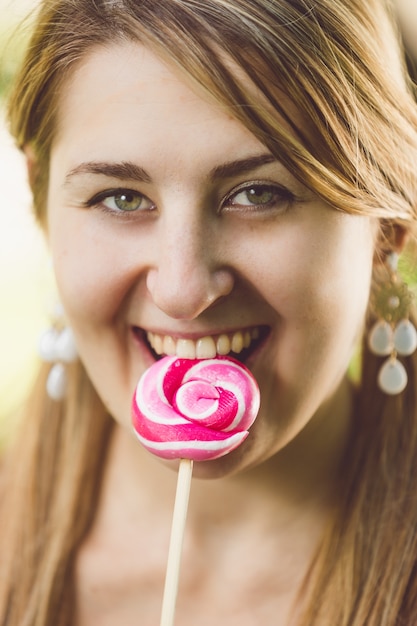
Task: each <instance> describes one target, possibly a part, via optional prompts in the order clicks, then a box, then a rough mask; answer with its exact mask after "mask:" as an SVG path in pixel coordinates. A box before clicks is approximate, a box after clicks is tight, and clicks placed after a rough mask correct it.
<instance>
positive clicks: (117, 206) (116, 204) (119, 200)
mask: <svg viewBox="0 0 417 626" xmlns="http://www.w3.org/2000/svg"><path fill="white" fill-rule="evenodd" d="M103 204H104V205H105V206H106V207H107V208H108V209H112V210H118V211H138V210H139V209H149V208H150V206H151V205H152V203H151V202H150V200H148V199H147V198H146V197H145V196H142V195H141V194H139V193H136V192H134V191H123V192H120V193H118V194H115V195H113V196H108V197H107V198H106V199H105V200H103Z"/></svg>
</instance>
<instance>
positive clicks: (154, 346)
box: [133, 326, 269, 363]
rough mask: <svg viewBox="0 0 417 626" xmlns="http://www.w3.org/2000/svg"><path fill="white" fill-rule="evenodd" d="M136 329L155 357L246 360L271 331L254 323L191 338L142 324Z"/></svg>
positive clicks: (136, 332) (136, 333)
mask: <svg viewBox="0 0 417 626" xmlns="http://www.w3.org/2000/svg"><path fill="white" fill-rule="evenodd" d="M133 330H134V333H135V335H137V336H139V337H140V338H141V339H142V340H143V341H145V343H146V344H147V345H148V348H149V350H150V351H151V353H152V355H153V356H154V358H155V359H160V358H162V357H163V356H176V357H178V358H181V359H213V358H215V357H216V356H231V357H234V358H235V359H237V360H239V361H241V362H242V363H243V362H244V361H246V360H247V359H248V358H249V356H250V355H252V354H253V352H254V351H255V350H256V349H257V348H258V347H259V346H260V344H261V343H263V341H264V339H265V338H266V336H267V335H268V333H269V330H268V328H267V327H266V326H254V327H252V328H246V329H242V330H237V331H235V332H231V333H221V334H217V335H205V336H203V337H199V338H198V339H190V338H182V337H173V336H172V335H161V334H157V333H153V332H149V331H148V332H146V331H145V330H143V329H140V328H138V327H134V329H133Z"/></svg>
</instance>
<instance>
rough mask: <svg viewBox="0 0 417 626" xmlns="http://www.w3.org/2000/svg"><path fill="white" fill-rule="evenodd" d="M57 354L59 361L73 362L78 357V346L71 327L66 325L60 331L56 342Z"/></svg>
mask: <svg viewBox="0 0 417 626" xmlns="http://www.w3.org/2000/svg"><path fill="white" fill-rule="evenodd" d="M56 354H57V360H58V361H64V362H65V363H73V362H74V361H76V360H77V358H78V353H77V346H76V345H75V339H74V334H73V332H72V330H71V328H69V327H66V328H64V329H63V330H61V332H60V333H59V336H58V339H57V342H56Z"/></svg>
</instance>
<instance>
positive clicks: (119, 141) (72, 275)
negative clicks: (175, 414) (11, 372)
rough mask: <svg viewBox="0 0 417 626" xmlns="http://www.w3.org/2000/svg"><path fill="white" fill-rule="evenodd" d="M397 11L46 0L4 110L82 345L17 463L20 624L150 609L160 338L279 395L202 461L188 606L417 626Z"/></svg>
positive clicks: (155, 597) (410, 198)
mask: <svg viewBox="0 0 417 626" xmlns="http://www.w3.org/2000/svg"><path fill="white" fill-rule="evenodd" d="M389 15H390V11H389V8H388V6H386V4H385V2H383V0H368V1H367V2H363V1H362V0H360V1H359V0H349V1H348V2H346V0H343V1H342V0H340V1H339V0H331V1H329V0H316V1H314V2H313V1H311V2H307V1H305V0H300V1H294V0H292V1H291V2H289V1H286V0H276V1H274V2H267V1H266V0H251V1H250V2H249V1H248V0H204V2H203V1H199V0H159V1H158V2H157V3H155V2H153V0H140V1H138V0H135V1H133V0H114V1H113V0H95V1H94V2H93V1H90V0H87V1H86V0H48V1H44V2H43V3H42V6H41V9H40V13H39V16H38V18H37V22H36V24H35V30H34V35H33V38H32V41H31V44H30V46H29V50H28V53H27V56H26V59H25V61H24V63H23V67H22V70H21V73H20V75H19V76H18V77H17V83H16V87H15V91H14V93H13V95H12V98H11V102H10V109H9V110H10V121H11V129H12V132H13V134H14V136H15V137H16V140H17V142H18V144H19V146H20V147H21V148H22V150H24V151H25V154H26V156H27V162H28V169H29V176H30V181H31V185H32V189H33V195H34V203H35V207H36V211H37V215H38V217H39V221H40V223H41V224H42V225H43V227H44V228H45V232H46V237H47V239H48V242H49V245H50V248H51V254H52V258H53V262H54V268H55V273H56V278H57V284H58V289H59V292H60V297H61V300H62V304H63V307H64V310H65V319H66V323H67V324H68V325H69V326H70V327H71V329H72V331H73V333H74V336H75V340H76V345H77V349H78V352H79V356H80V359H79V360H78V361H77V362H75V363H73V364H71V365H65V366H62V363H60V364H58V365H60V369H59V370H56V369H55V370H54V371H55V372H56V371H58V374H59V376H58V379H59V380H58V383H60V382H62V380H61V375H62V371H63V369H62V368H63V367H64V368H65V369H66V370H67V374H68V389H67V395H66V397H65V398H64V399H60V398H61V391H62V390H63V388H61V385H60V384H51V382H50V380H49V382H48V389H49V394H50V395H52V396H55V399H51V398H49V397H48V394H47V393H46V391H45V387H46V384H47V379H48V374H50V370H51V364H46V365H45V366H44V367H43V369H42V371H41V373H40V376H39V381H38V383H37V386H36V389H35V391H34V394H33V397H32V399H31V401H30V404H29V410H28V414H27V420H25V421H24V423H23V424H22V431H21V432H20V434H19V436H18V437H17V440H16V445H15V448H14V449H13V450H12V451H11V453H10V454H9V457H8V459H7V462H6V463H5V468H4V490H3V496H2V504H3V510H2V522H1V528H2V533H1V542H2V547H1V553H2V559H1V578H0V584H1V593H0V598H1V600H0V614H1V619H2V622H1V623H3V624H7V626H12V625H16V626H17V625H19V626H21V625H22V624H36V625H39V626H40V625H42V626H47V625H48V626H49V625H51V626H52V624H53V625H54V626H56V625H57V624H58V625H61V624H62V625H64V624H65V625H70V624H73V625H75V624H76V625H77V626H90V625H96V624H100V625H101V626H107V625H109V626H110V625H113V624H123V625H124V626H129V625H130V624H136V623H141V624H155V623H157V620H158V614H159V604H160V597H161V589H162V585H163V577H164V570H165V559H166V551H167V540H168V534H169V525H170V520H171V509H172V498H173V492H174V488H175V479H176V475H175V472H172V471H170V469H172V468H170V465H171V464H170V463H168V466H169V467H168V468H167V467H165V465H163V464H162V463H160V462H159V461H157V460H155V459H154V458H153V457H152V456H151V455H149V454H148V453H147V452H146V451H145V450H143V449H142V448H141V447H140V445H139V444H138V443H137V441H136V440H135V439H134V437H133V436H132V435H131V432H130V430H131V427H130V404H131V398H132V393H133V390H134V388H135V385H136V382H137V380H138V379H139V377H140V376H141V374H142V373H143V372H144V370H145V369H146V368H147V367H148V366H150V365H152V364H153V363H154V362H155V360H156V359H157V358H158V356H159V355H161V354H162V355H163V354H168V353H174V354H177V355H178V356H181V357H185V358H190V357H195V356H197V358H205V357H209V356H213V353H214V354H215V353H219V352H220V353H223V354H224V353H226V354H228V353H233V354H234V355H235V356H237V358H239V359H240V360H242V361H243V362H244V363H245V364H246V365H247V366H248V367H249V368H250V370H251V371H252V373H253V374H254V376H255V377H256V379H257V381H258V383H259V387H260V391H261V408H260V411H259V415H258V417H257V419H256V422H255V424H254V425H253V427H252V429H251V431H250V436H249V437H248V438H247V440H246V441H245V442H244V443H243V444H242V445H241V446H240V447H239V448H238V449H237V450H235V451H234V452H232V453H230V454H228V455H226V456H223V457H221V458H220V459H217V460H215V461H210V462H205V463H201V464H199V463H196V464H195V465H196V467H195V472H194V474H195V476H196V478H205V479H211V480H196V482H195V484H194V487H193V491H192V497H191V503H190V511H189V518H188V525H187V536H186V544H185V549H184V559H183V566H182V580H181V588H180V595H179V601H178V609H177V612H178V623H179V624H181V625H182V626H186V625H187V624H199V625H203V624H213V623H216V622H220V623H224V624H238V623H239V624H240V625H244V624H255V623H256V624H257V623H260V621H261V620H262V623H265V624H280V625H283V626H284V625H285V626H288V625H290V624H291V625H297V626H301V625H308V626H313V625H320V626H325V625H329V626H334V625H335V624H337V625H338V626H339V625H340V626H343V625H348V624H349V625H350V626H353V625H354V626H365V625H366V626H394V625H397V624H413V623H416V621H417V601H416V597H417V594H416V575H415V569H416V555H417V533H416V526H417V513H416V511H417V496H416V489H415V481H416V479H417V454H416V451H417V406H416V402H417V400H416V383H417V379H416V373H415V372H416V368H415V366H416V359H417V356H416V353H415V351H414V353H413V354H412V355H411V354H410V353H411V352H413V350H414V348H415V345H414V343H415V334H414V335H413V326H412V324H410V322H409V321H408V320H409V317H410V316H411V318H412V311H411V304H410V297H409V293H408V291H407V289H406V287H403V286H402V285H401V283H400V281H399V279H398V277H397V276H396V270H395V262H393V261H392V259H393V258H395V253H399V252H401V251H402V249H403V247H404V245H405V243H406V241H407V240H409V239H411V236H412V234H413V232H414V231H415V226H416V221H417V214H416V203H417V168H416V164H417V113H416V109H415V105H414V103H413V99H412V95H411V93H410V90H409V87H408V85H407V80H406V78H405V76H404V70H403V61H402V55H401V51H400V50H399V47H398V44H397V38H396V35H395V32H394V29H393V27H392V25H391V22H390V18H389ZM393 253H394V257H393ZM390 263H391V266H390V265H389V264H390ZM381 293H382V296H383V297H382V305H381V297H380V296H381ZM387 293H388V296H387ZM378 294H379V295H378ZM387 303H388V304H387ZM375 322H377V323H378V325H377V327H376V330H375ZM400 324H401V329H404V328H405V331H404V332H405V336H406V339H407V337H408V339H410V337H411V339H410V341H408V339H407V341H408V343H407V341H406V342H405V343H406V344H407V346H408V348H407V346H406V347H405V348H404V347H401V346H400V344H401V341H400V340H399V339H398V336H399V333H400V331H397V330H396V329H397V327H398V325H400ZM381 329H382V330H381ZM394 331H395V332H396V335H395V337H396V339H395V344H394V343H393V342H394V339H393V337H392V336H391V334H390V333H393V332H394ZM381 333H382V334H381ZM384 333H385V334H384ZM401 333H403V330H401ZM401 333H400V334H401ZM407 333H408V334H407ZM414 333H415V331H414ZM403 334H404V333H403ZM369 336H371V339H369ZM381 336H382V344H384V345H383V346H382V347H381V345H382V344H381ZM401 336H402V335H401ZM413 338H414V339H413ZM361 340H362V343H363V350H362V360H361V374H360V376H358V378H360V380H359V381H358V382H357V384H353V383H352V382H351V381H350V379H349V376H348V375H347V371H348V368H349V363H350V361H351V358H352V354H353V353H354V351H355V349H356V347H357V345H358V344H359V343H360V342H361ZM369 341H370V345H371V349H370V348H369V345H368V343H369ZM413 342H414V343H413ZM401 345H402V344H401ZM372 352H379V353H381V352H382V353H384V354H385V355H386V356H385V358H387V355H388V362H387V363H386V364H385V365H384V358H381V356H377V355H375V354H373V353H372ZM69 360H70V359H69ZM56 365H57V364H55V365H54V366H53V367H52V369H53V368H54V367H55V366H56ZM381 366H382V367H383V368H384V369H383V370H382V372H383V373H382V374H380V375H378V372H379V371H381ZM387 368H388V369H389V372H388V375H387V379H386V378H384V376H385V375H386V371H387ZM404 368H405V369H404ZM384 372H385V373H384ZM392 373H394V374H395V376H394V378H393V376H392ZM378 381H379V383H378ZM52 383H54V381H52ZM55 383H56V381H55ZM378 384H379V385H380V387H382V389H381V388H380V387H379V386H378ZM57 398H58V399H57ZM175 468H176V467H175V466H174V469H175ZM212 479H216V480H212Z"/></svg>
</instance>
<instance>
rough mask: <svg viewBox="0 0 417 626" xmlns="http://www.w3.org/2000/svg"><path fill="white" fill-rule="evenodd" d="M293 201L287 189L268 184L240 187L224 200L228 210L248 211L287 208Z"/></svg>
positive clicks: (292, 196)
mask: <svg viewBox="0 0 417 626" xmlns="http://www.w3.org/2000/svg"><path fill="white" fill-rule="evenodd" d="M293 201H294V195H293V194H292V192H291V191H289V189H286V188H284V187H280V186H278V185H270V184H263V183H260V184H254V183H252V184H249V185H246V186H245V187H241V188H240V189H238V190H237V191H235V192H234V193H232V194H230V196H229V197H228V198H227V200H226V206H227V207H228V208H229V209H250V208H260V209H262V208H265V209H269V208H272V207H283V206H288V205H289V204H290V203H291V202H293Z"/></svg>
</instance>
